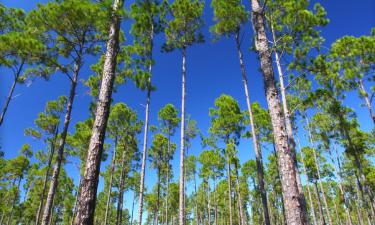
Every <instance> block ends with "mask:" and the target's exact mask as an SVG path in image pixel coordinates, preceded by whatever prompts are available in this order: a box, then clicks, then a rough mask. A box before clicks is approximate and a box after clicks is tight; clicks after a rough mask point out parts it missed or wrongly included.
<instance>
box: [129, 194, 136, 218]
mask: <svg viewBox="0 0 375 225" xmlns="http://www.w3.org/2000/svg"><path fill="white" fill-rule="evenodd" d="M135 196H136V192H135V191H134V193H133V202H132V214H131V217H130V225H133V216H134V204H135Z"/></svg>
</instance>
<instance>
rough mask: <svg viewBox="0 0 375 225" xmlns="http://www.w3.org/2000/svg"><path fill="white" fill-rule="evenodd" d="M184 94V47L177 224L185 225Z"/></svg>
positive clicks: (184, 53) (183, 50) (184, 49)
mask: <svg viewBox="0 0 375 225" xmlns="http://www.w3.org/2000/svg"><path fill="white" fill-rule="evenodd" d="M185 96H186V47H183V48H182V96H181V144H180V186H179V225H185V202H184V195H185V179H184V171H185V165H184V160H185V159H184V157H185Z"/></svg>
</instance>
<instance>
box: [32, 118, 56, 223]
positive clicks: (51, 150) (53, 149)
mask: <svg viewBox="0 0 375 225" xmlns="http://www.w3.org/2000/svg"><path fill="white" fill-rule="evenodd" d="M58 133H59V126H58V125H57V126H56V127H55V134H54V137H53V141H51V144H50V153H49V157H48V162H47V170H46V174H45V175H44V181H43V188H42V193H41V195H40V199H39V201H40V202H39V206H38V211H37V213H36V219H35V224H39V222H40V216H41V213H42V209H43V203H44V196H45V192H46V189H47V182H48V178H49V172H50V169H51V164H52V160H53V155H54V153H55V146H56V140H57V135H58Z"/></svg>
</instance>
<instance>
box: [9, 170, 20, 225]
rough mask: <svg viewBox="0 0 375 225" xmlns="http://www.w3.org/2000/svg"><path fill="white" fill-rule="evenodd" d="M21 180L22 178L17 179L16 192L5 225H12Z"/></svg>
mask: <svg viewBox="0 0 375 225" xmlns="http://www.w3.org/2000/svg"><path fill="white" fill-rule="evenodd" d="M21 180H22V178H21V177H19V179H18V184H17V192H16V193H15V194H14V198H13V201H12V206H11V208H10V215H9V218H8V222H7V225H10V224H11V223H12V219H13V212H14V206H15V205H16V201H17V196H18V195H19V193H20V184H21Z"/></svg>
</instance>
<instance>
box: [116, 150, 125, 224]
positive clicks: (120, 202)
mask: <svg viewBox="0 0 375 225" xmlns="http://www.w3.org/2000/svg"><path fill="white" fill-rule="evenodd" d="M125 155H126V149H124V150H123V153H122V159H121V161H122V162H121V173H120V185H119V198H118V201H117V213H116V225H121V224H122V208H123V202H124V183H125V170H126V168H125Z"/></svg>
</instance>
